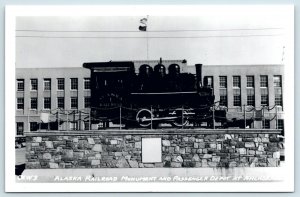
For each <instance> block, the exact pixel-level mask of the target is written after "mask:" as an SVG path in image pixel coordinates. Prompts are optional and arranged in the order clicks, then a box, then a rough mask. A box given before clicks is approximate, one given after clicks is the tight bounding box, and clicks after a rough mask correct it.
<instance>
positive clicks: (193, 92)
mask: <svg viewBox="0 0 300 197" xmlns="http://www.w3.org/2000/svg"><path fill="white" fill-rule="evenodd" d="M195 93H197V92H196V91H192V92H132V93H130V94H138V95H139V94H195Z"/></svg>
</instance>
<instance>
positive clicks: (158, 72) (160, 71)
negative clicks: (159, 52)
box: [154, 64, 166, 77]
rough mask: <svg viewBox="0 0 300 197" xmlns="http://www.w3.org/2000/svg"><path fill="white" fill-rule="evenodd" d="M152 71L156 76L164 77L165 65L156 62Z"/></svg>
mask: <svg viewBox="0 0 300 197" xmlns="http://www.w3.org/2000/svg"><path fill="white" fill-rule="evenodd" d="M154 72H155V74H156V75H157V76H160V77H164V76H165V75H166V67H165V66H164V65H162V64H157V65H156V66H155V67H154Z"/></svg>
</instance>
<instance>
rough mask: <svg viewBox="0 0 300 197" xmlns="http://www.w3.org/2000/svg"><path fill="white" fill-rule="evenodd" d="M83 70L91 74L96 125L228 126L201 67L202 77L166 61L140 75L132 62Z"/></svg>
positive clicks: (95, 65) (198, 68) (146, 67)
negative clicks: (219, 124)
mask: <svg viewBox="0 0 300 197" xmlns="http://www.w3.org/2000/svg"><path fill="white" fill-rule="evenodd" d="M83 67H84V68H88V69H90V70H91V117H92V119H91V122H92V124H98V123H99V122H102V123H108V122H111V123H114V124H119V123H120V122H122V124H124V125H126V127H147V128H150V127H151V128H156V127H157V126H158V125H160V124H165V125H170V124H171V125H172V126H175V127H183V126H189V125H193V126H194V127H195V126H205V127H208V128H213V126H214V123H215V122H219V123H221V124H222V123H224V122H226V111H225V110H220V109H219V110H217V109H215V107H214V100H215V97H214V94H213V89H212V88H211V87H208V86H205V85H202V64H196V65H195V69H196V75H194V74H191V73H181V72H180V66H179V65H178V64H171V65H169V66H168V68H167V69H166V67H165V65H163V64H162V61H161V59H160V61H158V63H157V65H156V66H154V69H153V68H152V67H150V66H149V65H147V64H143V65H141V66H140V67H139V69H138V70H139V72H138V73H136V71H135V66H134V62H131V61H119V62H113V61H110V62H92V63H84V64H83ZM166 70H168V72H167V71H166ZM204 84H206V83H204ZM120 114H121V115H120ZM120 118H121V120H120ZM166 123H168V124H166ZM107 125H108V124H107Z"/></svg>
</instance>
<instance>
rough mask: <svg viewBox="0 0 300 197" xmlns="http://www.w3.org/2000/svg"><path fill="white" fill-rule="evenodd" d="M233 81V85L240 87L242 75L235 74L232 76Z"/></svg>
mask: <svg viewBox="0 0 300 197" xmlns="http://www.w3.org/2000/svg"><path fill="white" fill-rule="evenodd" d="M232 81H233V84H232V85H233V87H234V88H240V87H241V77H240V76H233V78H232Z"/></svg>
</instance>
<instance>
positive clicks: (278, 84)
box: [274, 75, 282, 106]
mask: <svg viewBox="0 0 300 197" xmlns="http://www.w3.org/2000/svg"><path fill="white" fill-rule="evenodd" d="M274 91H275V105H277V106H282V81H281V76H280V75H275V76H274Z"/></svg>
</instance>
